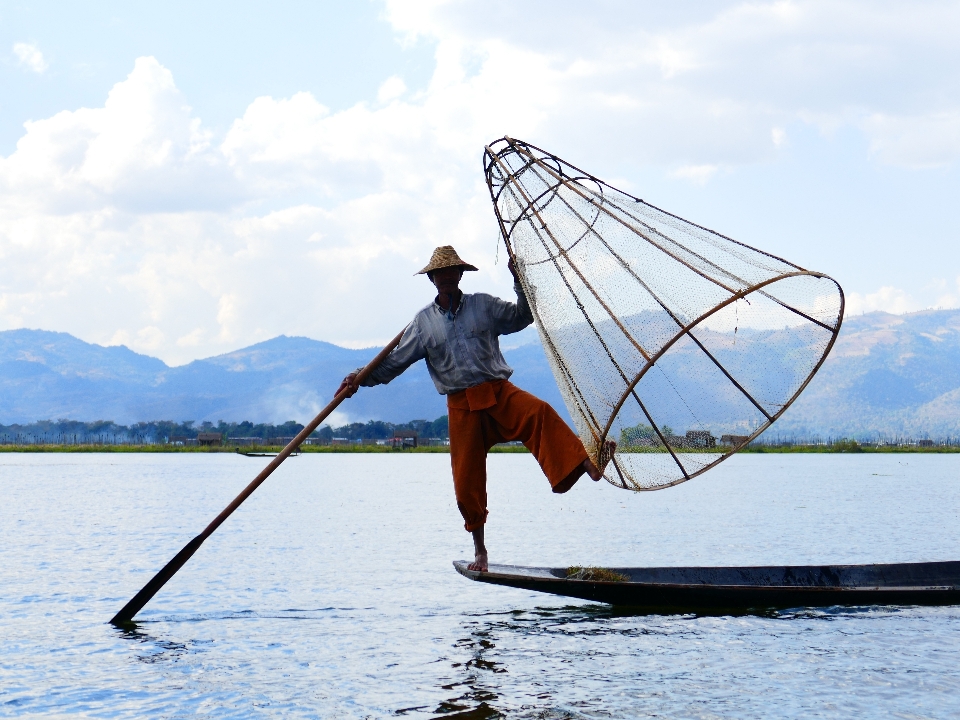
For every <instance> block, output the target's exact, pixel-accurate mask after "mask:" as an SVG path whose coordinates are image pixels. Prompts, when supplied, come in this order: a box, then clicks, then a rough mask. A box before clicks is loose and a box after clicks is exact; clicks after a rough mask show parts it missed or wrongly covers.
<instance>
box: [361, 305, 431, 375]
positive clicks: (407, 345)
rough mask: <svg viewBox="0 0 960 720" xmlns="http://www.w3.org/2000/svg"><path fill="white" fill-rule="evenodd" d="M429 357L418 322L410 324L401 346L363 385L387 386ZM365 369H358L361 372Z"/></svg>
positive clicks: (388, 356)
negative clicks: (412, 366)
mask: <svg viewBox="0 0 960 720" xmlns="http://www.w3.org/2000/svg"><path fill="white" fill-rule="evenodd" d="M426 356H427V349H426V347H425V346H424V344H423V342H422V340H421V338H420V331H419V329H418V328H417V323H416V321H414V322H412V323H410V325H409V326H408V327H407V329H406V332H404V333H403V337H402V338H400V344H399V345H397V346H396V347H395V348H394V349H393V352H391V353H390V354H389V355H387V357H386V358H385V359H384V361H383V362H382V363H380V364H379V365H378V366H377V367H376V368H375V369H374V371H373V372H372V373H370V376H369V377H368V378H367V379H366V380H364V381H363V382H362V383H361V385H363V386H364V387H373V386H375V385H386V384H387V383H388V382H390V381H391V380H393V379H394V378H395V377H397V376H398V375H399V374H400V373H402V372H403V371H404V370H406V369H407V368H408V367H410V366H411V365H413V364H414V363H415V362H417V360H423V359H424V358H425V357H426ZM361 370H363V368H357V370H356V372H360V371H361Z"/></svg>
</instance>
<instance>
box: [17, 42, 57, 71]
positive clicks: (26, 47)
mask: <svg viewBox="0 0 960 720" xmlns="http://www.w3.org/2000/svg"><path fill="white" fill-rule="evenodd" d="M13 54H14V55H16V56H17V64H18V65H20V67H25V68H27V69H28V70H32V71H33V72H35V73H39V74H42V73H43V72H45V71H46V69H47V68H48V67H49V65H48V64H47V61H46V60H44V58H43V53H42V52H40V48H38V47H37V46H36V45H31V44H30V43H22V42H21V43H14V45H13Z"/></svg>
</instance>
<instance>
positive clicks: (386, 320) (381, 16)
mask: <svg viewBox="0 0 960 720" xmlns="http://www.w3.org/2000/svg"><path fill="white" fill-rule="evenodd" d="M674 6H676V7H674ZM0 83H2V92H0V329H10V328H16V327H36V328H44V329H50V330H60V331H65V332H70V333H72V334H74V335H77V336H79V337H81V338H83V339H85V340H88V341H91V342H99V343H103V344H117V343H122V344H126V345H128V346H130V347H132V348H134V349H135V350H138V351H141V352H146V353H149V354H153V355H157V356H159V357H162V358H163V359H165V360H167V361H168V362H171V363H182V362H187V361H189V360H191V359H194V358H197V357H204V356H208V355H212V354H216V353H220V352H225V351H228V350H231V349H234V348H237V347H241V346H244V345H247V344H250V343H253V342H257V341H259V340H263V339H266V338H269V337H273V336H275V335H278V334H281V333H284V334H289V335H306V336H309V337H314V338H317V339H323V340H329V341H333V342H338V343H341V344H347V345H351V346H366V345H371V344H376V343H378V342H380V341H382V340H385V339H388V338H389V337H392V336H393V335H394V334H395V332H396V330H397V329H398V328H399V327H402V326H403V324H404V323H405V322H406V321H407V320H408V319H409V317H410V316H411V315H412V314H413V312H414V311H415V310H416V309H417V308H419V307H421V306H422V305H423V304H425V303H426V302H427V301H428V300H429V297H430V292H429V290H430V288H429V286H427V285H425V281H424V280H423V279H422V278H414V277H413V273H414V272H416V270H418V269H419V268H420V267H422V265H423V264H424V263H425V262H426V260H427V258H428V257H429V254H430V251H431V250H432V248H433V247H434V246H435V245H438V244H447V243H452V244H454V245H456V246H457V248H458V250H460V252H461V254H462V255H464V256H465V257H468V259H469V260H471V261H472V262H474V263H475V264H477V265H479V266H481V272H480V273H476V274H473V275H471V277H470V280H469V285H470V286H469V287H468V289H470V290H480V289H483V290H487V291H492V292H494V293H498V294H502V295H509V293H510V289H509V281H508V276H507V273H506V270H505V268H504V267H503V262H502V253H501V254H500V258H501V262H500V263H499V264H495V262H494V260H495V257H496V245H497V242H498V238H497V230H496V227H495V224H494V222H493V214H492V211H491V209H490V207H489V199H488V198H487V197H485V192H486V191H485V188H484V187H483V184H482V177H481V172H480V154H481V151H482V147H483V144H484V143H485V142H489V141H491V140H493V139H495V138H497V137H499V136H501V135H503V134H504V133H509V134H511V135H514V136H516V137H520V138H522V139H525V140H529V141H531V142H534V143H536V144H538V145H540V146H542V147H545V148H546V149H548V150H550V151H552V152H555V153H557V154H558V155H560V156H561V157H563V158H565V159H567V160H569V161H570V162H573V163H574V164H576V165H578V166H580V167H583V168H584V169H586V170H588V171H590V172H592V173H594V174H595V175H597V176H599V177H602V178H604V179H606V180H608V181H609V182H611V183H612V184H614V185H618V186H621V187H623V189H625V190H627V191H629V192H632V193H634V194H636V195H639V196H640V197H643V198H645V199H646V200H648V201H650V202H652V203H654V204H656V205H658V206H660V207H663V208H665V209H667V210H670V211H671V212H674V213H677V214H679V215H681V216H683V217H686V218H688V219H690V220H692V221H694V222H697V223H700V224H703V225H706V226H708V227H712V228H714V229H716V230H718V231H720V232H723V233H725V234H727V235H730V236H732V237H735V238H737V239H739V240H742V241H744V242H748V243H750V244H753V245H756V246H758V247H760V248H762V249H765V250H769V251H771V252H774V253H776V254H779V255H782V256H784V257H786V258H788V259H790V260H793V261H795V262H798V263H799V264H801V265H804V266H806V267H809V268H812V269H817V270H822V271H824V272H827V273H829V274H831V275H833V276H834V277H836V278H837V279H838V280H839V281H840V282H841V284H842V285H843V286H844V289H845V290H846V292H847V295H848V311H849V312H854V313H859V312H864V311H871V310H886V311H891V312H906V311H913V310H918V309H922V308H926V307H936V306H940V307H957V306H960V211H958V205H960V203H958V202H957V198H958V197H960V182H958V180H960V178H958V171H957V163H958V160H960V4H958V3H957V2H925V3H896V2H804V1H794V2H790V1H786V2H768V3H764V2H753V3H737V2H689V3H682V4H665V3H658V2H642V1H641V2H613V1H604V2H598V3H591V4H589V5H587V4H583V3H577V2H567V1H565V0H556V1H554V2H525V3H515V2H498V1H496V0H490V1H488V2H484V3H480V2H442V1H439V0H435V1H428V0H423V1H410V2H399V1H395V0H386V1H385V2H353V3H334V2H311V3H289V2H287V3H283V2H271V3H254V2H231V3H219V2H203V3H200V2H194V3H183V2H168V3H119V2H115V3H106V2H101V3H83V4H78V3H75V4H68V3H52V2H31V3H18V2H7V1H2V0H0Z"/></svg>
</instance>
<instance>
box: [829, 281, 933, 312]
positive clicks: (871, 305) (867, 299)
mask: <svg viewBox="0 0 960 720" xmlns="http://www.w3.org/2000/svg"><path fill="white" fill-rule="evenodd" d="M921 309H923V306H922V305H921V304H920V303H918V302H917V301H916V300H914V299H913V298H912V297H911V296H910V295H909V294H908V293H906V292H905V291H903V290H901V289H900V288H895V287H891V286H889V285H887V286H884V287H882V288H880V289H879V290H877V291H876V292H873V293H866V294H861V293H856V292H852V293H847V296H846V309H845V314H847V315H860V314H862V313H868V312H875V311H877V310H880V311H883V312H888V313H893V314H895V315H902V314H903V313H908V312H914V311H916V310H921Z"/></svg>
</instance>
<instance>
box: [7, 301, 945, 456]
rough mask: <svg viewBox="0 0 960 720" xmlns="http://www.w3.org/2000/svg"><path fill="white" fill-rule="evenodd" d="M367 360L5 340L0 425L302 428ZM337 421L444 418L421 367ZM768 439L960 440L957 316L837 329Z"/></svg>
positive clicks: (293, 342) (289, 346)
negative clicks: (188, 358) (223, 423)
mask: <svg viewBox="0 0 960 720" xmlns="http://www.w3.org/2000/svg"><path fill="white" fill-rule="evenodd" d="M510 340H513V342H514V343H524V342H525V344H521V345H519V346H518V347H511V348H510V349H506V350H505V351H504V355H505V356H506V358H507V362H509V363H510V365H511V366H512V367H513V368H514V370H515V375H514V378H513V379H514V382H516V383H517V384H518V385H520V386H521V387H523V388H525V389H527V390H530V391H531V392H533V393H534V394H536V395H539V396H540V397H542V398H544V399H545V400H547V401H549V402H550V403H551V404H553V405H554V406H555V407H557V408H558V409H559V410H561V411H562V412H563V414H564V415H566V412H565V411H563V408H562V401H561V399H560V395H559V392H558V391H557V388H556V384H555V383H554V380H553V376H552V374H551V372H550V369H549V367H548V365H547V361H546V358H545V357H544V354H543V350H542V348H541V347H540V344H539V342H537V340H536V335H535V334H532V333H531V332H528V331H525V332H524V333H523V334H522V335H521V336H519V338H517V336H514V337H513V338H504V346H505V347H509V346H510ZM746 340H747V337H743V341H746ZM752 341H753V342H758V343H761V342H762V343H764V352H775V351H776V343H777V340H776V337H775V335H772V334H767V335H764V334H756V335H754V337H753V340H752ZM771 345H772V346H771ZM375 352H376V349H367V350H351V349H347V348H341V347H338V346H336V345H333V344H330V343H326V342H321V341H318V340H311V339H308V338H302V337H285V336H280V337H277V338H274V339H272V340H268V341H266V342H262V343H258V344H256V345H252V346H250V347H247V348H243V349H240V350H236V351H234V352H231V353H227V354H225V355H219V356H216V357H212V358H206V359H202V360H196V361H194V362H192V363H189V364H187V365H183V366H180V367H169V366H167V365H166V364H165V363H163V362H162V361H161V360H158V359H156V358H152V357H149V356H146V355H139V354H137V353H135V352H133V351H131V350H129V349H127V348H125V347H102V346H99V345H92V344H89V343H86V342H83V341H82V340H79V339H77V338H75V337H73V336H71V335H69V334H66V333H54V332H47V331H42V330H8V331H4V332H0V424H6V425H9V424H12V423H29V422H34V421H37V420H47V419H59V418H69V419H73V420H100V419H104V420H113V421H115V422H118V423H123V424H129V423H134V422H138V421H148V420H177V421H182V420H196V421H203V420H210V421H213V422H216V421H218V420H221V419H222V420H227V421H241V420H251V421H254V422H283V421H286V420H297V421H300V422H305V421H306V420H308V419H310V418H311V417H313V415H314V414H315V413H316V412H317V411H318V410H319V409H320V408H322V407H323V406H324V405H325V404H326V403H327V402H328V401H329V400H330V398H331V397H332V395H333V391H334V390H335V389H336V386H337V384H338V381H339V379H340V378H342V377H343V376H344V375H345V374H346V373H347V372H349V371H350V370H353V369H355V368H357V367H358V366H360V365H362V364H363V363H365V362H366V361H367V360H369V359H370V358H371V357H372V356H373V355H374V354H375ZM341 409H342V412H341V413H340V414H339V415H337V416H335V417H334V418H332V421H333V422H334V424H336V423H338V422H346V421H356V420H368V419H377V420H386V421H390V422H405V421H408V420H412V419H416V418H425V419H433V418H436V417H439V416H441V415H444V414H445V413H446V407H445V403H444V400H443V398H442V397H441V396H439V395H438V394H437V392H436V390H435V389H434V387H433V383H432V382H431V381H430V378H429V376H428V375H427V372H426V369H425V367H424V364H423V363H418V364H417V365H415V366H414V367H413V368H411V369H410V370H409V371H407V373H405V374H404V375H402V376H401V377H399V378H398V379H396V380H395V381H394V382H392V383H391V384H390V385H387V386H382V387H377V388H372V389H366V388H365V389H363V390H362V391H361V392H359V393H358V394H357V395H356V396H355V397H354V398H352V399H350V400H348V401H347V402H345V403H344V404H343V405H342V406H341ZM771 432H773V433H776V434H780V435H785V436H789V435H797V436H807V437H809V436H812V435H822V436H858V437H876V435H877V434H882V435H886V436H897V435H901V436H910V437H931V438H939V437H956V436H960V310H928V311H923V312H918V313H912V314H908V315H891V314H887V313H880V312H876V313H870V314H867V315H862V316H856V317H851V318H847V319H846V320H845V321H844V325H843V329H842V331H841V334H840V338H839V339H838V341H837V344H836V346H835V347H834V349H833V352H832V353H831V355H830V357H829V358H828V359H827V361H826V363H825V364H824V366H823V368H822V369H821V370H820V372H819V374H818V375H817V376H816V377H815V378H814V379H813V381H812V382H811V383H810V385H809V386H808V388H807V390H806V391H805V392H804V394H803V395H801V397H800V399H799V400H798V401H797V402H796V403H795V404H794V406H793V407H791V408H790V409H789V410H788V411H787V412H786V413H785V414H784V416H783V417H782V418H781V420H780V421H778V423H777V424H776V425H774V428H773V429H772V431H771Z"/></svg>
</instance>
